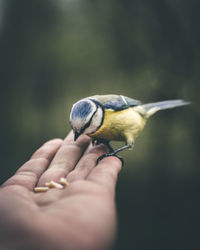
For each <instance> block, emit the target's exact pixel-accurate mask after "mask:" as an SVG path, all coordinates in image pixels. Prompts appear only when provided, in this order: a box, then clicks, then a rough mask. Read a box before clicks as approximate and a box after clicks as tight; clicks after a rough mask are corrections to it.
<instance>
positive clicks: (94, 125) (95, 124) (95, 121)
mask: <svg viewBox="0 0 200 250" xmlns="http://www.w3.org/2000/svg"><path fill="white" fill-rule="evenodd" d="M102 119H103V111H102V109H101V108H98V109H97V112H96V114H95V115H94V117H93V118H92V121H91V123H90V126H89V127H88V128H86V130H85V131H84V134H91V133H94V132H95V131H96V130H97V129H98V128H99V126H100V125H101V123H102Z"/></svg>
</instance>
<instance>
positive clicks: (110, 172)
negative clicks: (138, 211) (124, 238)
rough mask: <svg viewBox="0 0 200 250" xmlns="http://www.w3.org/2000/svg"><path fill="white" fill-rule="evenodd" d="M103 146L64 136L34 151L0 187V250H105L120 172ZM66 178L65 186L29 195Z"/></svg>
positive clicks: (110, 236) (110, 239) (113, 225)
mask: <svg viewBox="0 0 200 250" xmlns="http://www.w3.org/2000/svg"><path fill="white" fill-rule="evenodd" d="M106 151H107V149H106V147H105V146H104V145H102V144H101V145H98V146H92V145H91V142H90V139H89V137H87V136H81V137H80V138H79V139H78V140H77V141H76V142H74V141H73V135H72V133H70V134H69V135H68V137H67V138H66V139H65V140H64V141H63V140H61V139H54V140H51V141H49V142H47V143H45V144H44V145H43V146H42V147H41V148H40V149H38V150H37V151H36V152H35V153H34V154H33V156H32V157H31V159H30V160H29V161H28V162H26V163H25V164H24V165H23V166H22V167H21V168H19V170H18V171H17V172H16V174H15V175H14V176H13V177H11V178H10V179H9V180H7V181H6V182H5V183H4V184H3V186H2V187H1V189H0V238H1V242H0V249H5V250H6V249H20V250H21V249H44V250H45V249H58V250H62V249H73V250H75V249H87V250H89V249H109V247H110V246H111V244H112V242H113V239H114V236H115V229H116V213H115V201H114V196H115V184H116V180H117V175H118V173H119V171H120V168H121V162H120V160H119V159H117V158H116V157H107V158H105V159H103V160H102V161H100V162H99V163H98V165H96V160H97V159H98V157H99V156H100V155H101V154H103V153H106ZM60 177H66V178H67V181H68V182H69V186H68V187H65V188H63V189H50V190H48V191H47V192H45V193H34V192H33V189H34V187H36V186H44V184H45V183H46V182H48V181H51V180H54V181H59V179H60Z"/></svg>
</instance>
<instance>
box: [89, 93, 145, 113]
mask: <svg viewBox="0 0 200 250" xmlns="http://www.w3.org/2000/svg"><path fill="white" fill-rule="evenodd" d="M90 98H91V99H95V100H97V101H99V102H100V103H101V104H102V105H103V107H104V108H106V109H112V110H116V111H117V110H122V109H126V108H129V107H134V106H138V105H140V104H141V102H140V101H138V100H135V99H132V98H129V97H127V96H123V95H95V96H91V97H90Z"/></svg>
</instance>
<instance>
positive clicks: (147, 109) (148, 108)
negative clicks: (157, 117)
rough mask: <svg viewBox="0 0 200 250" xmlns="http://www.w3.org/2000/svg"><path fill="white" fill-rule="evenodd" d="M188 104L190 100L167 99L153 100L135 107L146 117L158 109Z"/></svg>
mask: <svg viewBox="0 0 200 250" xmlns="http://www.w3.org/2000/svg"><path fill="white" fill-rule="evenodd" d="M188 104H190V102H186V101H183V100H168V101H162V102H153V103H148V104H143V105H139V106H137V107H138V108H137V107H136V109H137V110H138V111H139V112H140V113H141V114H142V115H144V116H145V117H146V118H148V117H150V116H151V115H153V114H154V113H156V112H157V111H159V110H163V109H171V108H175V107H180V106H184V105H188Z"/></svg>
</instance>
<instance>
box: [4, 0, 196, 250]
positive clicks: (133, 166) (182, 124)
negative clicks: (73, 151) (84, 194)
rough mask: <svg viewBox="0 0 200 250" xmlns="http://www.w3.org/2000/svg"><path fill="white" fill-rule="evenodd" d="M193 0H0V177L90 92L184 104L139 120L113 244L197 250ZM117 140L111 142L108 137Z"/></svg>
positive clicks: (64, 128) (121, 185) (55, 132)
mask: <svg viewBox="0 0 200 250" xmlns="http://www.w3.org/2000/svg"><path fill="white" fill-rule="evenodd" d="M199 8H200V3H199V1H195V0H191V1H187V0H176V1H175V0H174V1H172V0H163V1H160V0H153V1H147V0H132V1H131V0H115V1H114V0H101V1H95V0H84V1H80V0H58V1H53V0H34V1H33V0H32V1H31V0H29V1H27V0H18V1H14V0H1V1H0V85H1V91H0V97H1V103H2V105H1V106H2V108H3V113H2V116H1V130H0V131H1V162H2V164H1V168H0V171H1V182H3V181H4V180H6V179H7V178H8V177H9V176H10V175H11V174H13V173H14V172H15V171H16V169H17V168H18V167H19V166H20V165H21V164H23V162H24V161H26V160H27V159H28V158H29V157H30V156H31V154H32V153H33V151H34V150H35V149H37V148H38V147H39V146H40V145H41V144H42V143H43V142H45V141H46V140H49V139H51V138H55V137H62V138H64V137H65V135H66V134H67V133H68V132H69V130H70V127H69V124H68V117H69V112H70V109H71V105H72V104H73V103H74V102H75V101H77V100H79V99H80V98H83V97H85V96H90V95H93V94H107V93H116V94H123V95H127V96H130V97H134V98H136V99H139V100H142V101H143V102H151V101H159V100H165V99H173V98H182V99H185V100H190V101H191V102H192V105H190V106H188V107H184V108H179V109H174V110H170V111H165V112H164V111H163V112H160V113H158V114H157V115H155V117H153V118H151V120H150V121H149V122H148V124H147V126H146V129H145V131H144V132H143V133H142V135H141V136H140V137H139V138H138V140H137V141H136V147H135V148H134V150H133V151H127V152H123V153H122V155H123V156H124V158H125V161H126V164H125V167H124V169H123V170H122V172H121V174H120V177H119V182H118V186H117V197H116V199H117V207H118V215H119V227H118V237H117V240H116V245H115V247H114V248H115V249H138V250H140V249H141V250H143V249H148V250H149V249H162V250H165V249H170V250H172V249H197V248H198V247H200V244H199V239H198V238H199V236H198V235H199V232H198V230H199V229H198V228H199V225H200V219H199V211H200V198H199V190H200V184H199V183H200V171H199V147H200V142H199V138H200V137H199V133H200V132H199V121H200V118H199V106H200V101H199V91H200V86H199V78H200V70H199V66H200V63H199V56H200V54H199V52H200V33H199V23H200V16H199ZM117 145H118V144H117Z"/></svg>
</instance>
